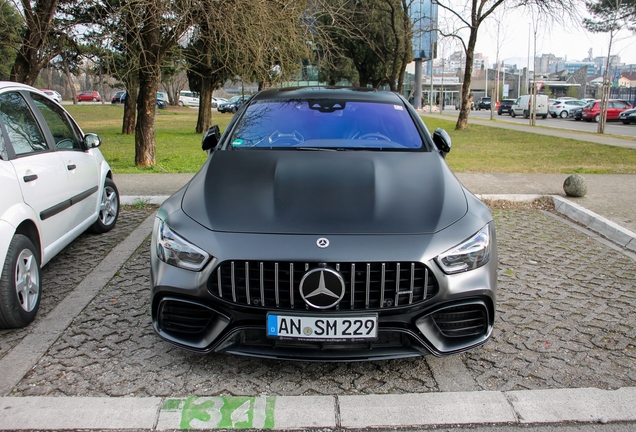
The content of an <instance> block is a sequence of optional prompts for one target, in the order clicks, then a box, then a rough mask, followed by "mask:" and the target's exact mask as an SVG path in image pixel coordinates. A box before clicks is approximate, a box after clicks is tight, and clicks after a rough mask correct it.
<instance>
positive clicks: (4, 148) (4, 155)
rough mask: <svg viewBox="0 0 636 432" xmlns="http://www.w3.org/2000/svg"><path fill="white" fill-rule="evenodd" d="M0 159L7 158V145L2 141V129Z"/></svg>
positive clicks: (0, 132)
mask: <svg viewBox="0 0 636 432" xmlns="http://www.w3.org/2000/svg"><path fill="white" fill-rule="evenodd" d="M0 159H2V160H8V159H9V155H8V154H7V145H6V144H5V143H4V134H3V133H2V130H0Z"/></svg>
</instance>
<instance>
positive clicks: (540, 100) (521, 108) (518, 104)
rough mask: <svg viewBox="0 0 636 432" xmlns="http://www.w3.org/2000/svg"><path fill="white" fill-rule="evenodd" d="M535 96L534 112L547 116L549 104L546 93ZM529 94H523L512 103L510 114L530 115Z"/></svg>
mask: <svg viewBox="0 0 636 432" xmlns="http://www.w3.org/2000/svg"><path fill="white" fill-rule="evenodd" d="M536 97H537V106H536V113H537V117H541V118H547V117H548V106H549V105H550V98H549V97H548V95H543V94H539V95H536ZM532 98H533V96H531V95H523V96H521V97H520V98H518V99H517V100H516V101H515V103H514V104H513V105H512V108H511V110H510V115H511V116H512V117H516V116H518V115H519V116H523V118H528V117H530V107H531V104H532Z"/></svg>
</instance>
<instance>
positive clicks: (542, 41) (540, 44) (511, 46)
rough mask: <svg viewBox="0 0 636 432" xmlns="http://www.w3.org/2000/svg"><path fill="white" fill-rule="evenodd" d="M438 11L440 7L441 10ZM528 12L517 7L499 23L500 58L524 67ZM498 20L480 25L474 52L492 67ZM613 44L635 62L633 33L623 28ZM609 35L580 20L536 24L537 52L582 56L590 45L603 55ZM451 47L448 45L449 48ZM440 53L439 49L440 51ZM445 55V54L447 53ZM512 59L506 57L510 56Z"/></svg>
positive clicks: (597, 54) (624, 59) (572, 57)
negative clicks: (585, 24)
mask: <svg viewBox="0 0 636 432" xmlns="http://www.w3.org/2000/svg"><path fill="white" fill-rule="evenodd" d="M440 13H441V11H440ZM530 20H531V18H530V16H529V14H528V13H527V12H525V13H524V12H522V11H520V10H517V11H513V12H508V13H506V14H505V15H504V16H503V19H501V21H500V22H501V25H500V26H499V35H500V36H499V40H500V41H501V42H500V48H499V58H500V59H501V60H503V59H506V63H507V64H514V63H516V64H517V66H519V67H525V66H526V64H527V62H528V41H529V40H530V57H532V55H533V49H534V48H533V44H534V42H533V38H534V37H533V35H532V34H531V32H532V27H531V26H530ZM497 28H498V26H497V22H496V21H495V20H492V19H491V20H487V21H486V22H484V23H483V24H482V26H481V27H480V29H479V35H478V38H477V47H476V49H475V52H476V53H482V54H484V55H486V56H488V61H489V65H490V66H491V67H492V66H493V65H494V64H495V62H496V59H497V39H498V38H497ZM617 39H618V40H615V43H614V45H613V47H612V54H613V55H619V56H620V58H621V62H622V63H626V64H630V63H631V64H636V35H634V34H633V33H631V32H629V31H626V30H623V31H622V32H621V33H620V34H619V36H618V38H617ZM608 43H609V35H608V34H605V33H599V34H594V33H590V32H588V31H587V30H585V29H584V28H583V26H582V25H581V24H580V23H577V22H572V23H568V24H564V25H563V24H548V23H541V24H539V25H538V31H537V41H536V55H537V57H540V56H541V55H542V54H554V55H555V56H557V57H563V58H566V57H567V59H568V60H569V61H574V60H583V59H584V58H586V57H587V56H588V50H589V49H590V48H592V54H593V56H594V57H600V56H606V55H607V49H608ZM448 49H449V50H450V48H448ZM439 54H441V53H439ZM446 56H448V54H446ZM511 58H512V60H507V59H511Z"/></svg>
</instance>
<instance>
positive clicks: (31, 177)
mask: <svg viewBox="0 0 636 432" xmlns="http://www.w3.org/2000/svg"><path fill="white" fill-rule="evenodd" d="M22 179H23V180H24V182H25V183H28V182H31V181H34V180H37V179H38V175H37V174H31V175H25V176H24V177H22Z"/></svg>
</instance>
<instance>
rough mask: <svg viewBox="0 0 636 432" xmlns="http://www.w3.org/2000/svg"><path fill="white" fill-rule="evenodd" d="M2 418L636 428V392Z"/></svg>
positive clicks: (207, 404) (27, 403) (164, 424)
mask: <svg viewBox="0 0 636 432" xmlns="http://www.w3.org/2000/svg"><path fill="white" fill-rule="evenodd" d="M361 407H364V409H361ZM0 412H2V416H0V429H3V430H21V429H39V430H53V429H118V430H125V429H146V430H174V429H192V428H195V429H277V430H280V429H303V428H331V429H333V428H345V429H361V428H378V427H402V428H405V427H415V428H416V427H421V426H436V425H440V426H443V425H473V424H489V425H509V424H517V425H524V424H525V425H527V424H537V423H541V424H548V423H562V422H600V423H607V422H626V421H635V420H636V388H634V387H627V388H621V389H618V390H599V389H596V388H582V389H555V390H522V391H509V392H498V391H493V392H490V391H476V392H450V393H423V394H401V395H365V396H296V397H286V396H269V397H264V396H260V397H240V396H234V397H190V398H180V399H162V398H154V397H146V398H130V397H123V398H114V397H113V398H109V397H94V398H90V397H3V398H0Z"/></svg>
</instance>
